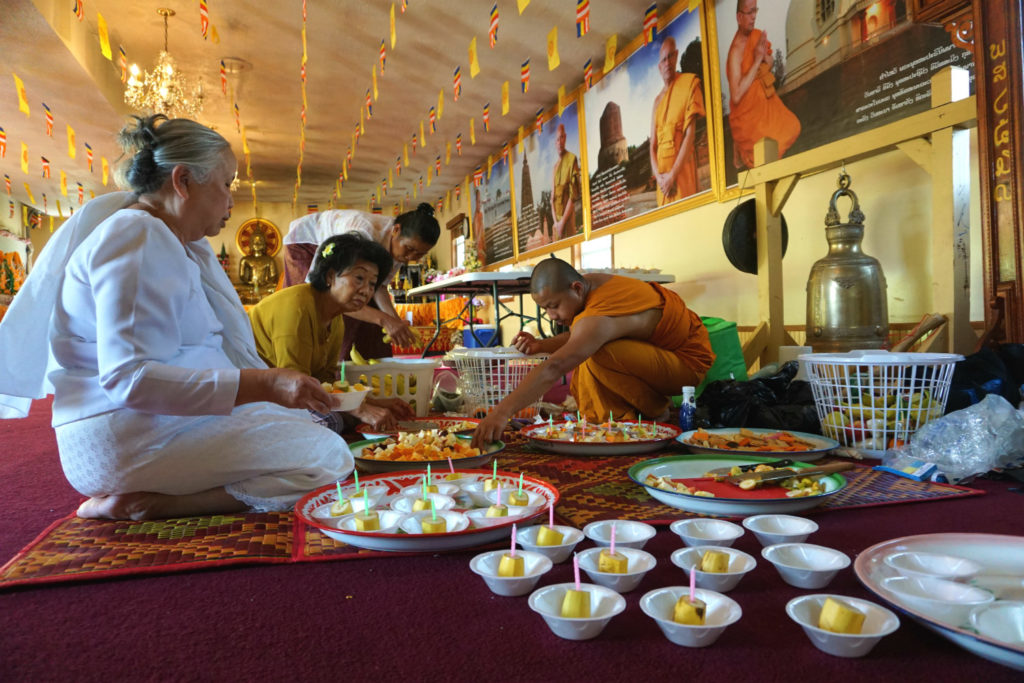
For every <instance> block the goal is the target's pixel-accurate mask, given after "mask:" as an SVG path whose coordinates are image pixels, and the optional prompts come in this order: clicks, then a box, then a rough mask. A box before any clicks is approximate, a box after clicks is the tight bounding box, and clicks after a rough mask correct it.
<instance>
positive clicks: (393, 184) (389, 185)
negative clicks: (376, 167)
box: [388, 167, 395, 187]
mask: <svg viewBox="0 0 1024 683" xmlns="http://www.w3.org/2000/svg"><path fill="white" fill-rule="evenodd" d="M394 186H395V179H394V177H392V175H391V168H390V167H388V187H394Z"/></svg>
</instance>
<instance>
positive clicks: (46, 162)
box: [39, 157, 50, 178]
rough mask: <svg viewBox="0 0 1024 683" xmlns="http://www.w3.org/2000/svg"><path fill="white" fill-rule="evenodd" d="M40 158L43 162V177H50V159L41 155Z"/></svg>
mask: <svg viewBox="0 0 1024 683" xmlns="http://www.w3.org/2000/svg"><path fill="white" fill-rule="evenodd" d="M39 158H40V159H41V160H42V162H43V177H44V178H49V177H50V160H49V159H47V158H46V157H39Z"/></svg>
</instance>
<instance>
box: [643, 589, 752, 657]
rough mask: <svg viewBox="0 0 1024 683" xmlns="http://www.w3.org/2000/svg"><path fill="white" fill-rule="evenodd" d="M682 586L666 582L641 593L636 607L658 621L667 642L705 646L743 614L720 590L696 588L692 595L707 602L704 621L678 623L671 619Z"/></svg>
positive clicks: (689, 645)
mask: <svg viewBox="0 0 1024 683" xmlns="http://www.w3.org/2000/svg"><path fill="white" fill-rule="evenodd" d="M689 594H690V589H689V588H687V587H685V586H669V587H667V588H658V589H656V590H653V591H650V592H648V593H644V595H643V597H642V598H640V609H642V610H643V612H644V614H646V615H647V616H649V617H650V618H651V619H654V621H655V622H656V623H657V624H658V628H660V629H661V632H662V633H664V634H665V637H666V638H668V639H669V640H670V641H671V642H673V643H675V644H676V645H683V646H685V647H707V646H708V645H711V644H712V643H714V642H715V641H716V640H718V637H719V636H721V635H722V634H723V633H724V632H725V629H726V628H728V627H729V626H730V625H731V624H735V623H736V622H737V621H739V619H740V617H741V616H743V610H742V609H741V608H740V606H739V605H738V604H736V601H735V600H733V599H732V598H729V597H726V596H724V595H722V594H721V593H716V592H714V591H709V590H704V589H703V588H698V589H697V590H695V591H694V595H695V596H696V597H698V598H700V599H701V600H703V601H704V602H705V603H706V604H707V611H706V612H705V615H704V625H703V626H694V625H690V624H679V623H676V622H675V621H673V620H672V614H673V612H674V610H675V606H676V602H677V601H678V600H679V598H680V597H682V596H683V595H689Z"/></svg>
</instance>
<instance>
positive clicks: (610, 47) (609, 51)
mask: <svg viewBox="0 0 1024 683" xmlns="http://www.w3.org/2000/svg"><path fill="white" fill-rule="evenodd" d="M618 40H619V36H618V35H616V34H614V33H613V34H612V35H611V36H609V37H608V42H606V43H605V44H604V72H605V73H609V72H610V71H611V70H612V69H614V68H615V50H616V45H617V43H618Z"/></svg>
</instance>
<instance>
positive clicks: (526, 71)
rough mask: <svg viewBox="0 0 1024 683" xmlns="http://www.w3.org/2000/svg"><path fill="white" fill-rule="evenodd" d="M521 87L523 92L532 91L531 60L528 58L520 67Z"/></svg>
mask: <svg viewBox="0 0 1024 683" xmlns="http://www.w3.org/2000/svg"><path fill="white" fill-rule="evenodd" d="M519 89H520V90H521V91H522V92H523V93H527V92H529V91H530V60H529V59H527V60H526V61H525V62H523V65H522V66H521V67H520V68H519Z"/></svg>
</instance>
